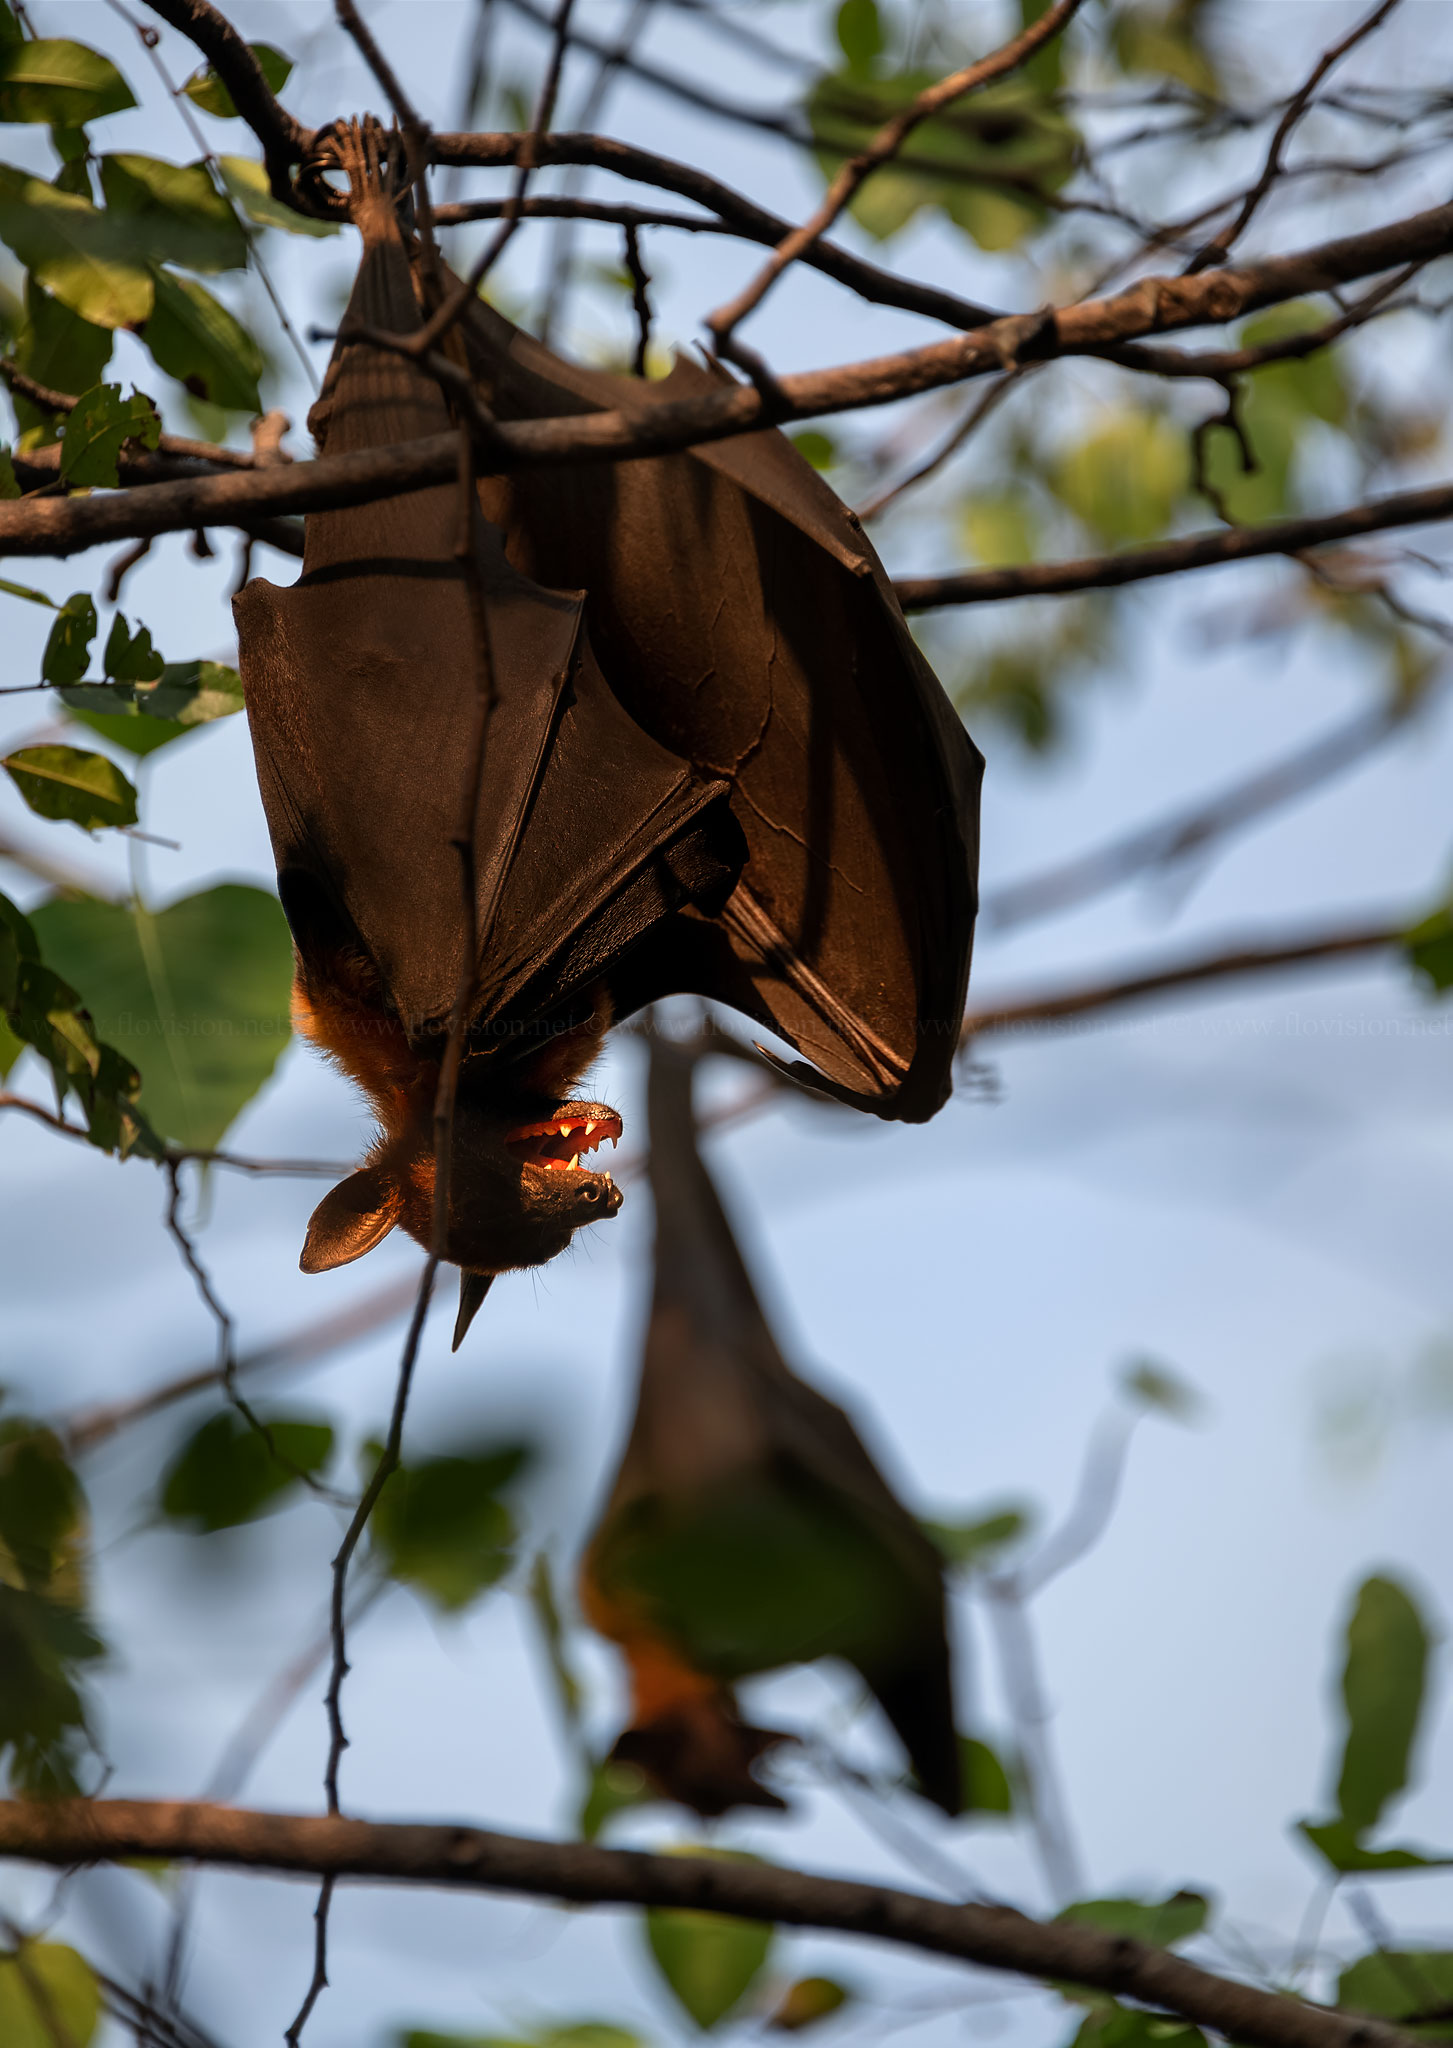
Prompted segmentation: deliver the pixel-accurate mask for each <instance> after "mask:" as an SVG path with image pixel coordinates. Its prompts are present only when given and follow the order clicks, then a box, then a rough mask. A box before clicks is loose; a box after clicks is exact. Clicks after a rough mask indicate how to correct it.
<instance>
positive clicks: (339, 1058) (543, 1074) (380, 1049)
mask: <svg viewBox="0 0 1453 2048" xmlns="http://www.w3.org/2000/svg"><path fill="white" fill-rule="evenodd" d="M610 1021H611V1014H610V1004H609V999H608V997H607V996H606V993H605V991H604V989H599V990H597V991H596V992H595V996H594V1005H593V1008H592V1011H591V1013H590V1015H589V1016H588V1017H587V1018H586V1019H585V1020H584V1021H583V1022H582V1023H580V1024H577V1025H575V1026H573V1027H572V1028H571V1029H569V1030H567V1031H562V1032H558V1033H555V1034H552V1035H550V1036H549V1037H547V1038H546V1039H545V1041H544V1043H543V1044H542V1046H541V1049H540V1050H539V1051H538V1052H537V1053H535V1054H534V1055H533V1056H531V1057H529V1058H526V1059H524V1060H514V1061H511V1062H510V1063H509V1064H508V1065H504V1064H503V1063H501V1062H499V1061H498V1060H491V1059H489V1058H488V1057H485V1056H482V1055H474V1056H467V1057H466V1058H465V1060H464V1062H463V1065H462V1066H461V1068H460V1074H459V1086H458V1093H457V1097H456V1101H455V1108H454V1119H453V1143H452V1153H451V1166H450V1186H449V1229H448V1238H447V1242H446V1246H445V1256H446V1257H448V1258H449V1259H451V1260H454V1261H455V1262H456V1263H457V1264H459V1265H461V1266H466V1267H468V1268H469V1269H470V1270H471V1271H474V1272H477V1273H502V1272H508V1271H510V1270H512V1269H514V1268H516V1267H521V1266H538V1265H542V1264H543V1263H544V1262H545V1261H546V1260H547V1259H552V1258H554V1257H555V1255H556V1253H557V1252H561V1251H563V1250H564V1248H565V1246H566V1245H567V1244H568V1243H569V1241H570V1238H571V1236H572V1235H573V1233H574V1232H575V1231H576V1230H578V1229H579V1228H580V1226H581V1225H582V1224H585V1223H593V1222H599V1221H600V1220H602V1219H603V1218H604V1217H607V1216H612V1215H614V1214H615V1212H616V1210H617V1209H618V1208H619V1206H620V1195H619V1192H618V1191H617V1190H616V1189H615V1187H614V1186H613V1184H612V1183H611V1182H610V1181H609V1180H608V1179H607V1177H606V1176H605V1175H604V1174H602V1173H592V1172H588V1171H586V1170H585V1169H584V1168H578V1169H573V1170H572V1169H569V1168H565V1169H561V1168H559V1167H548V1166H543V1165H537V1164H534V1163H532V1162H530V1161H528V1160H525V1161H522V1160H520V1159H519V1158H517V1157H516V1156H514V1155H513V1154H512V1153H511V1152H510V1151H509V1150H507V1148H506V1144H505V1140H506V1138H507V1137H508V1136H509V1135H510V1134H511V1133H512V1132H514V1131H517V1130H518V1128H519V1127H520V1125H521V1124H527V1123H530V1122H531V1121H538V1120H541V1119H543V1118H545V1117H547V1116H549V1115H551V1114H552V1113H553V1114H555V1115H557V1116H566V1117H572V1116H574V1117H584V1118H593V1119H595V1120H604V1119H607V1118H610V1119H612V1120H613V1119H614V1112H612V1111H611V1110H610V1109H609V1108H608V1107H607V1106H606V1105H605V1104H603V1103H597V1102H584V1101H579V1100H572V1099H562V1098H565V1097H567V1096H568V1091H569V1089H570V1088H571V1086H572V1085H573V1084H574V1083H575V1082H577V1081H578V1080H579V1078H580V1076H581V1075H582V1074H583V1073H584V1072H585V1071H586V1069H587V1068H588V1067H589V1066H590V1065H591V1063H592V1062H593V1061H594V1059H595V1058H596V1056H597V1054H598V1053H599V1050H600V1041H601V1038H602V1036H603V1034H604V1032H605V1031H606V1029H607V1028H608V1026H609V1024H610ZM293 1022H294V1025H295V1027H296V1029H297V1030H298V1032H299V1033H300V1034H301V1035H302V1036H303V1037H305V1038H308V1039H311V1040H312V1042H313V1044H314V1045H316V1046H317V1047H318V1048H319V1050H320V1051H322V1052H324V1053H325V1054H326V1055H327V1056H328V1057H329V1059H331V1060H332V1061H333V1063H334V1064H335V1065H336V1066H338V1067H340V1068H341V1069H342V1071H343V1072H344V1073H345V1074H347V1075H348V1076H349V1078H350V1080H352V1081H355V1082H356V1083H357V1084H358V1086H359V1087H360V1088H361V1089H362V1090H363V1092H364V1094H365V1095H366V1096H367V1098H368V1100H369V1103H370V1105H371V1106H372V1109H373V1112H374V1115H375V1116H376V1117H377V1119H378V1126H379V1129H378V1136H377V1138H376V1139H375V1141H374V1143H373V1145H372V1146H371V1148H370V1150H369V1153H368V1156H367V1158H366V1159H365V1161H364V1163H363V1165H362V1166H361V1167H360V1168H359V1170H358V1172H357V1173H355V1174H353V1175H351V1176H350V1177H349V1179H348V1180H347V1181H343V1182H340V1183H339V1185H338V1187H336V1188H334V1189H333V1190H332V1192H331V1193H330V1194H329V1195H327V1196H325V1197H324V1199H323V1201H322V1202H321V1203H320V1204H319V1206H318V1209H317V1211H316V1212H315V1214H314V1217H313V1221H312V1223H311V1225H310V1226H309V1232H308V1240H307V1243H306V1245H305V1247H304V1251H303V1266H304V1270H305V1271H308V1272H324V1271H327V1270H328V1269H329V1268H331V1267H333V1266H336V1265H343V1264H346V1263H347V1262H348V1261H349V1260H350V1259H355V1258H359V1257H361V1256H362V1255H363V1253H364V1252H366V1251H370V1250H371V1249H372V1248H373V1246H374V1245H375V1244H377V1243H378V1241H379V1240H380V1238H381V1237H383V1236H384V1235H386V1234H387V1232H388V1231H389V1230H391V1229H392V1228H393V1227H394V1225H395V1224H398V1225H400V1226H402V1228H403V1229H404V1230H406V1231H407V1232H408V1233H409V1235H410V1236H411V1237H412V1238H414V1239H415V1240H416V1242H417V1243H419V1244H421V1245H423V1246H424V1247H425V1248H426V1249H428V1248H429V1247H430V1245H431V1243H432V1239H433V1230H434V1103H435V1097H436V1095H437V1092H438V1086H439V1061H438V1060H437V1059H436V1058H431V1057H426V1056H424V1055H421V1054H420V1053H418V1052H416V1051H415V1050H414V1049H413V1048H412V1047H411V1046H410V1044H409V1041H408V1038H407V1035H406V1034H405V1032H404V1029H403V1027H402V1025H401V1024H400V1023H399V1021H398V1019H397V1017H395V1016H394V1015H393V1014H392V1012H391V1011H390V1010H389V1008H388V1006H387V1005H386V1003H385V1002H384V1000H383V996H382V992H381V989H380V985H379V977H378V971H377V969H376V967H375V966H374V964H373V962H372V961H371V960H370V959H368V957H367V956H366V955H365V954H363V953H362V952H338V953H335V954H334V955H333V956H332V958H331V959H330V960H329V962H328V970H327V976H326V979H325V978H323V977H322V976H321V975H319V974H318V973H317V972H316V970H315V971H314V973H312V974H311V975H310V974H308V973H307V972H306V971H305V970H304V968H303V967H302V965H301V963H299V966H298V972H297V977H296V980H295V982H294V987H293Z"/></svg>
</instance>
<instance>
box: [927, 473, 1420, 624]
mask: <svg viewBox="0 0 1453 2048" xmlns="http://www.w3.org/2000/svg"><path fill="white" fill-rule="evenodd" d="M1448 518H1453V484H1434V485H1432V486H1430V487H1429V488H1428V489H1427V490H1423V491H1397V492H1394V493H1391V494H1390V495H1389V496H1387V497H1386V498H1369V499H1368V501H1367V503H1366V504H1365V505H1353V506H1350V507H1349V508H1348V510H1347V511H1345V512H1327V513H1322V514H1314V515H1312V516H1310V517H1308V518H1302V519H1277V520H1271V521H1268V523H1267V524H1266V525H1265V526H1232V527H1217V528H1216V529H1215V530H1214V531H1210V532H1207V533H1188V534H1186V535H1185V536H1184V538H1183V539H1181V540H1163V541H1157V542H1156V543H1155V545H1154V546H1153V547H1148V548H1126V549H1124V550H1123V552H1121V553H1120V554H1115V555H1085V556H1082V557H1081V558H1080V559H1079V560H1078V561H1072V562H1030V563H1027V564H1026V565H1025V566H1024V567H1023V568H1020V569H965V570H961V571H959V572H958V573H950V574H949V575H947V576H904V577H900V578H899V580H898V582H897V583H896V584H895V585H894V588H895V589H896V591H897V592H898V602H899V603H900V604H901V605H902V607H903V609H904V611H906V612H926V611H932V610H934V609H935V608H936V607H937V606H939V605H949V604H999V603H1002V602H1003V601H1004V600H1005V599H1006V598H1011V597H1057V596H1061V595H1063V594H1064V593H1065V592H1066V591H1070V590H1113V589H1115V588H1117V587H1118V586H1119V585H1121V584H1124V583H1145V582H1148V581H1149V580H1150V579H1151V578H1152V577H1154V576H1178V575H1180V574H1181V572H1182V571H1183V570H1186V569H1209V568H1215V567H1217V566H1218V565H1219V564H1221V563H1223V562H1245V561H1250V560H1253V559H1254V558H1255V557H1256V556H1258V555H1300V554H1302V553H1303V552H1304V551H1305V550H1306V549H1307V548H1315V547H1322V546H1325V545H1326V543H1327V542H1329V541H1346V540H1357V539H1359V538H1360V537H1361V536H1362V535H1363V534H1365V533H1382V532H1385V531H1386V530H1387V529H1388V528H1389V527H1394V526H1423V525H1427V524H1430V523H1432V522H1434V521H1436V520H1440V519H1448Z"/></svg>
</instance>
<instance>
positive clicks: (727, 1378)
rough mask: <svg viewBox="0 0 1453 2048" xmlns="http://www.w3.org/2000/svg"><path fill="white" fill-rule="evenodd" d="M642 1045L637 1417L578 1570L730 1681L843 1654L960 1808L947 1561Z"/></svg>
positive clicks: (672, 1084)
mask: <svg viewBox="0 0 1453 2048" xmlns="http://www.w3.org/2000/svg"><path fill="white" fill-rule="evenodd" d="M690 1088H691V1079H690V1068H689V1065H688V1064H687V1063H686V1062H685V1061H684V1060H683V1059H682V1058H681V1057H680V1055H679V1054H674V1053H672V1052H671V1051H670V1050H669V1049H663V1048H661V1047H660V1046H659V1045H657V1044H655V1043H654V1042H653V1045H652V1052H651V1082H650V1126H651V1184H652V1196H653V1201H654V1206H655V1212H656V1251H655V1279H654V1290H653V1296H652V1305H651V1317H650V1322H649V1325H648V1330H647V1337H646V1346H645V1354H644V1358H643V1362H642V1368H641V1382H640V1390H639V1395H638V1400H637V1408H636V1415H635V1420H634V1423H633V1425H632V1430H631V1435H630V1439H629V1441H628V1443H627V1446H626V1450H625V1454H624V1457H623V1459H622V1463H621V1467H620V1472H619V1475H618V1477H617V1480H616V1483H615V1487H614V1490H613V1492H612V1495H611V1499H610V1501H609V1503H608V1505H607V1508H606V1511H605V1514H604V1515H603V1517H602V1520H601V1525H600V1532H599V1534H598V1536H597V1537H596V1538H595V1540H594V1543H593V1546H592V1551H591V1564H590V1566H588V1573H589V1571H591V1570H593V1571H594V1574H595V1576H596V1578H597V1579H603V1580H604V1581H605V1583H606V1585H607V1587H609V1586H610V1584H611V1581H612V1579H613V1578H614V1579H615V1580H616V1581H617V1582H619V1583H621V1584H624V1585H627V1586H629V1585H630V1584H631V1582H632V1581H633V1580H634V1581H635V1583H636V1584H637V1586H638V1587H643V1588H646V1589H648V1593H649V1596H650V1598H649V1604H650V1606H651V1608H652V1609H653V1611H654V1612H656V1613H657V1614H658V1615H660V1616H663V1617H665V1619H666V1625H667V1632H668V1634H669V1636H670V1637H672V1638H673V1639H674V1640H675V1641H676V1643H677V1644H678V1646H680V1647H681V1648H682V1649H683V1650H684V1651H686V1652H687V1653H688V1655H689V1657H690V1658H691V1659H693V1660H695V1661H696V1662H697V1663H699V1664H700V1665H702V1666H703V1667H704V1668H705V1669H706V1670H708V1671H716V1672H717V1673H718V1674H720V1675H722V1676H725V1677H739V1676H744V1675H746V1673H748V1672H751V1671H760V1670H766V1669H771V1668H773V1667H774V1666H776V1665H779V1664H785V1663H790V1662H795V1661H805V1660H807V1659H810V1658H812V1657H816V1656H821V1655H836V1656H840V1657H844V1658H846V1659H847V1660H848V1661H849V1662H850V1663H852V1664H854V1665H856V1667H857V1668H858V1670H859V1671H860V1672H861V1673H862V1675H863V1677H864V1678H865V1679H866V1680H867V1682H868V1684H869V1685H870V1686H871V1687H872V1689H873V1691H874V1693H875V1694H876V1695H877V1697H878V1699H879V1701H880V1703H881V1705H882V1706H883V1708H884V1710H885V1712H886V1713H887V1715H888V1717H889V1719H890V1721H891V1722H892V1723H893V1725H894V1727H895V1728H896V1729H897V1730H898V1733H899V1735H900V1736H901V1738H902V1740H903V1743H904V1746H905V1748H906V1749H907V1750H908V1753H909V1755H910V1756H911V1758H912V1759H913V1762H914V1765H915V1767H916V1768H917V1771H918V1774H919V1778H920V1780H921V1782H922V1783H923V1786H924V1789H925V1790H926V1791H927V1793H928V1795H929V1797H930V1798H932V1799H934V1800H935V1801H937V1803H938V1804H939V1805H941V1806H943V1807H944V1808H945V1809H946V1810H947V1811H948V1812H951V1813H953V1812H957V1811H958V1807H959V1799H960V1791H959V1762H958V1743H957V1737H956V1734H955V1729H954V1713H953V1697H952V1683H951V1674H950V1659H949V1649H948V1640H947V1634H946V1619H945V1603H944V1590H943V1562H942V1559H941V1558H940V1556H939V1554H938V1552H937V1551H936V1550H935V1549H934V1547H933V1545H932V1544H931V1543H930V1542H929V1540H928V1538H927V1537H926V1536H925V1535H924V1534H923V1532H922V1530H921V1529H920V1528H919V1526H918V1524H917V1522H916V1521H915V1520H914V1518H913V1516H912V1515H911V1514H909V1512H908V1510H907V1509H906V1508H905V1507H904V1506H903V1504H902V1502H901V1501H899V1499H898V1498H897V1496H896V1495H895V1494H894V1492H893V1490H892V1488H891V1487H890V1486H889V1485H888V1483H887V1481H886V1480H885V1479H884V1478H883V1476H882V1474H881V1472H880V1471H879V1470H878V1467H877V1466H876V1464H875V1463H874V1462H873V1459H872V1458H871V1457H870V1456H869V1454H868V1451H867V1450H866V1449H865V1447H864V1445H863V1442H862V1440H861V1438H860V1437H859V1435H858V1433H857V1431H856V1429H855V1428H854V1427H853V1424H852V1423H851V1422H850V1421H849V1419H848V1417H847V1416H846V1415H845V1414H844V1412H843V1410H842V1409H841V1408H839V1407H837V1406H836V1405H835V1403H833V1402H831V1401H829V1400H827V1399H826V1398H825V1397H824V1396H823V1395H822V1394H820V1393H818V1392H817V1391H816V1389H815V1388H813V1387H810V1386H808V1385H807V1384H806V1382H805V1381H803V1380H801V1379H799V1378H798V1377H797V1375H796V1374H795V1373H794V1372H793V1371H792V1370H791V1368H790V1367H789V1366H788V1365H787V1364H786V1362H785V1361H784V1359H783V1358H782V1355H781V1353H780V1351H779V1350H778V1347H777V1344H776V1341H775V1339H774V1337H773V1334H772V1330H771V1327H770V1325H769V1323H768V1321H767V1318H766V1316H765V1315H764V1313H763V1310H762V1308H761V1305H760V1303H759V1301H758V1299H757V1296H756V1293H755V1291H754V1289H753V1287H752V1282H751V1279H750V1276H749V1275H748V1273H747V1269H746V1266H745V1264H744V1262H743V1260H742V1256H741V1253H740V1251H739V1249H738V1247H737V1243H736V1240H735V1238H734V1236H733V1234H732V1231H731V1227H730V1224H729V1223H728V1221H727V1218H726V1215H725V1213H724V1212H723V1210H722V1207H721V1203H720V1200H719V1198H718V1196H717V1193H716V1189H715V1188H714V1186H713V1185H712V1182H711V1178H710V1176H709V1175H708V1173H707V1170H706V1167H705V1165H704V1164H703V1162H702V1160H701V1157H700V1155H699V1153H698V1151H697V1148H696V1141H695V1129H694V1124H693V1121H692V1115H691V1098H690Z"/></svg>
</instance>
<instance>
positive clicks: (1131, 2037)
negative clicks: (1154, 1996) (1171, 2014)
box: [1073, 1999, 1207, 2048]
mask: <svg viewBox="0 0 1453 2048" xmlns="http://www.w3.org/2000/svg"><path fill="white" fill-rule="evenodd" d="M1076 2003H1079V2001H1078V2000H1076ZM1073 2048H1207V2042H1206V2037H1205V2035H1204V2034H1203V2033H1202V2032H1201V2030H1200V2028H1199V2027H1190V2026H1187V2025H1186V2023H1185V2022H1184V2021H1183V2020H1173V2019H1167V2018H1165V2017H1164V2015H1163V2014H1160V2013H1155V2012H1141V2011H1138V2010H1136V2009H1134V2008H1131V2007H1126V2006H1123V2005H1118V2004H1117V2003H1116V2002H1115V2001H1114V2000H1113V1999H1096V2001H1095V2003H1094V2004H1093V2005H1092V2007H1091V2009H1090V2011H1089V2012H1088V2013H1087V2014H1086V2016H1085V2018H1084V2020H1083V2021H1082V2022H1081V2024H1080V2029H1079V2032H1078V2033H1077V2034H1076V2035H1075V2037H1074V2043H1073Z"/></svg>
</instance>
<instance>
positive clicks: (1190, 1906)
mask: <svg viewBox="0 0 1453 2048" xmlns="http://www.w3.org/2000/svg"><path fill="white" fill-rule="evenodd" d="M1210 1910H1211V1906H1210V1901H1209V1900H1208V1899H1205V1898H1203V1897H1202V1895H1201V1894H1200V1893H1199V1892H1184V1891H1182V1892H1172V1894H1171V1896H1170V1897H1169V1898H1168V1899H1161V1900H1159V1901H1153V1900H1147V1899H1081V1900H1080V1901H1079V1902H1078V1903H1077V1904H1075V1905H1073V1906H1066V1907H1065V1909H1064V1911H1063V1912H1062V1913H1058V1914H1056V1916H1055V1917H1056V1919H1059V1920H1067V1921H1069V1922H1070V1923H1071V1924H1072V1925H1075V1926H1082V1927H1103V1928H1104V1930H1105V1932H1106V1933H1107V1934H1125V1935H1129V1936H1130V1938H1131V1939H1132V1940H1133V1941H1144V1942H1148V1943H1149V1944H1150V1946H1151V1947H1152V1948H1174V1947H1175V1945H1176V1943H1177V1942H1181V1941H1189V1939H1190V1937H1191V1936H1192V1935H1193V1934H1199V1933H1200V1931H1201V1929H1202V1928H1203V1927H1204V1926H1205V1924H1206V1919H1207V1916H1208V1915H1209V1913H1210Z"/></svg>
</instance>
